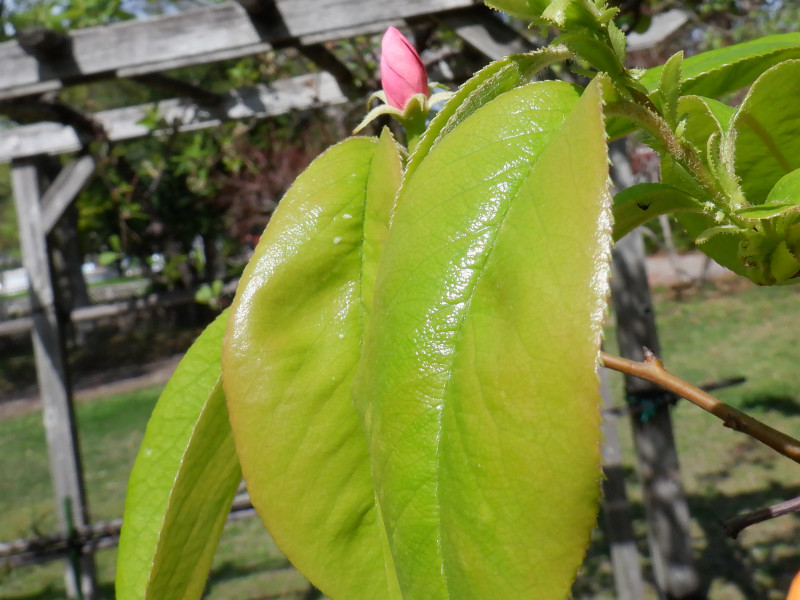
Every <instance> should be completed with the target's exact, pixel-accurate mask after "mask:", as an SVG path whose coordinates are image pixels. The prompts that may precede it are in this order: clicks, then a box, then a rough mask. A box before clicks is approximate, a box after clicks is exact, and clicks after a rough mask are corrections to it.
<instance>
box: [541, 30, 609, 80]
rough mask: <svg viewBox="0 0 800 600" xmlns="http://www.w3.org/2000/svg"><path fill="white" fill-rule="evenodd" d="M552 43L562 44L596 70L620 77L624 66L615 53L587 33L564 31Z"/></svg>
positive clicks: (603, 42) (602, 41)
mask: <svg viewBox="0 0 800 600" xmlns="http://www.w3.org/2000/svg"><path fill="white" fill-rule="evenodd" d="M554 43H559V44H564V45H565V46H567V47H568V48H569V49H570V50H572V51H573V52H574V53H575V54H577V55H578V56H580V57H581V58H582V59H583V60H585V61H586V62H587V63H589V64H590V65H591V66H592V67H594V68H595V69H597V70H598V71H601V72H605V73H608V74H609V75H611V77H612V78H618V77H622V76H623V74H624V70H625V67H624V66H623V64H622V63H621V62H620V59H619V57H618V56H617V53H616V52H615V51H614V49H613V48H612V47H611V46H609V45H608V43H606V41H605V40H602V39H598V38H597V37H595V36H594V35H592V34H589V33H565V34H564V35H560V36H558V37H557V38H556V39H555V40H554Z"/></svg>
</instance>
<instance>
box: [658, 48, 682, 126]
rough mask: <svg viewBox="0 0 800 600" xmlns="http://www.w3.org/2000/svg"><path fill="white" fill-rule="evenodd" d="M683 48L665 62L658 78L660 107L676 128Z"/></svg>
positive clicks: (668, 121)
mask: <svg viewBox="0 0 800 600" xmlns="http://www.w3.org/2000/svg"><path fill="white" fill-rule="evenodd" d="M682 63H683V50H681V51H680V52H676V53H675V54H673V55H672V56H671V57H670V59H669V60H668V61H667V62H666V63H665V64H664V68H663V69H662V71H661V76H660V77H659V80H658V92H657V93H656V97H657V99H658V100H659V102H658V107H659V108H660V109H661V112H662V113H663V114H664V118H665V119H666V120H667V123H669V125H670V126H671V127H672V128H673V129H675V127H677V125H678V98H679V97H680V95H681V64H682Z"/></svg>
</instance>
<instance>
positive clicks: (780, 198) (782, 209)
mask: <svg viewBox="0 0 800 600" xmlns="http://www.w3.org/2000/svg"><path fill="white" fill-rule="evenodd" d="M798 207H800V169H795V170H794V171H792V172H791V173H788V174H786V175H784V176H783V177H781V178H780V180H778V183H776V184H775V187H773V188H772V189H771V190H770V192H769V194H768V195H767V199H766V201H765V202H764V204H759V205H757V206H748V207H746V208H742V209H741V210H739V211H737V213H736V214H737V215H739V216H740V217H745V218H748V219H771V218H772V217H777V216H778V215H781V214H783V213H786V212H789V211H792V210H797V209H798Z"/></svg>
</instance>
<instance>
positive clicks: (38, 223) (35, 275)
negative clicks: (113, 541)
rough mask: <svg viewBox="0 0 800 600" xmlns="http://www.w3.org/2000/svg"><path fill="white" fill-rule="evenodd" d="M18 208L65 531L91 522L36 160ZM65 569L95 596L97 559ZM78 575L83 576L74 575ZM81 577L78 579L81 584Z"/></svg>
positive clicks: (70, 585) (18, 194)
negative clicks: (57, 310)
mask: <svg viewBox="0 0 800 600" xmlns="http://www.w3.org/2000/svg"><path fill="white" fill-rule="evenodd" d="M11 179H12V184H13V190H14V204H15V207H16V211H17V220H18V222H19V237H20V243H21V246H22V262H23V265H24V266H25V269H26V271H27V272H28V278H29V280H30V298H31V319H32V329H31V336H32V338H33V351H34V357H35V359H36V374H37V378H38V381H39V390H40V393H41V396H42V404H43V409H44V426H45V432H46V436H47V446H48V451H49V455H50V471H51V474H52V478H53V489H54V492H55V496H56V509H57V511H58V515H59V526H60V527H61V529H62V531H64V532H65V533H70V531H69V530H70V529H71V528H76V529H82V528H84V527H86V526H88V524H89V518H88V510H87V505H86V493H85V489H84V484H83V474H82V469H81V461H80V454H79V451H78V440H77V436H76V432H75V415H74V412H73V407H72V391H71V388H70V383H69V377H68V373H67V365H66V361H65V356H64V346H63V336H62V331H61V324H60V323H59V322H58V318H57V315H56V310H55V292H54V289H53V283H52V279H51V274H50V265H49V261H48V255H47V239H46V234H47V232H46V230H45V229H44V223H43V219H42V212H41V205H40V191H39V169H38V168H37V165H36V162H35V159H34V160H25V161H20V162H16V161H15V162H14V163H12V166H11ZM76 563H77V565H79V566H80V568H79V569H76V568H75V566H76V565H75V564H70V565H68V567H67V571H66V576H65V579H66V585H67V594H68V596H69V597H70V598H76V597H80V595H81V593H82V597H83V598H84V599H85V600H91V599H93V598H94V597H95V577H94V575H95V574H94V557H93V556H92V555H91V554H84V555H82V556H80V558H79V559H78V560H77V561H76ZM78 570H79V571H80V573H79V575H78V573H76V571H78ZM78 577H79V579H80V581H79V580H78Z"/></svg>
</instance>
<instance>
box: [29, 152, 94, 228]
mask: <svg viewBox="0 0 800 600" xmlns="http://www.w3.org/2000/svg"><path fill="white" fill-rule="evenodd" d="M96 164H97V161H96V160H95V159H94V157H93V156H88V155H87V156H81V157H79V158H75V159H73V160H71V161H70V162H69V163H67V164H66V165H65V166H64V168H63V169H61V172H60V173H59V174H58V176H57V177H56V178H55V179H54V180H53V183H51V184H50V187H48V188H47V191H46V192H45V193H44V195H43V196H42V201H41V206H42V229H43V230H44V232H45V233H49V232H50V230H51V229H53V227H54V226H55V224H56V222H57V221H58V219H59V218H61V215H63V214H64V211H65V210H66V208H67V206H69V204H70V203H71V202H72V201H73V200H74V199H75V196H77V195H78V193H79V192H80V191H81V190H82V189H83V186H84V185H86V182H87V181H88V180H89V178H90V177H91V176H92V174H93V173H94V167H95V165H96Z"/></svg>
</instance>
